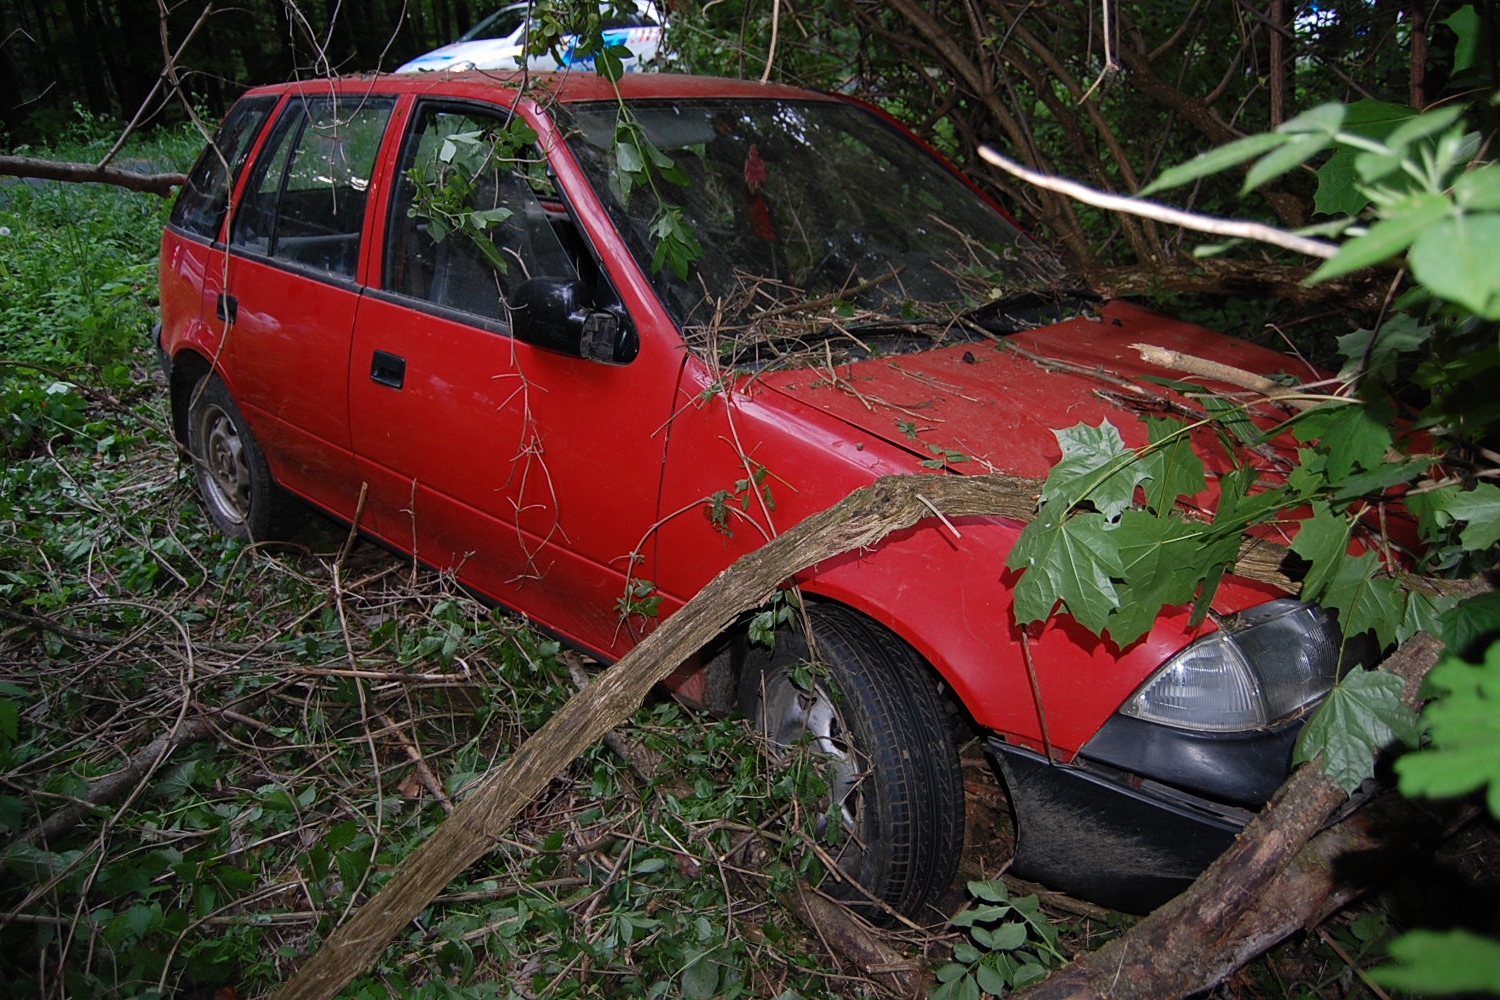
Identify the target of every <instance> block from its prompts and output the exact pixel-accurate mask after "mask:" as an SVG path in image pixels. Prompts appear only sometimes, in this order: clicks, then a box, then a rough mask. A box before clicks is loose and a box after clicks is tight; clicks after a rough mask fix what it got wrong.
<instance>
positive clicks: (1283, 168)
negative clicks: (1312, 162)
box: [1240, 105, 1343, 193]
mask: <svg viewBox="0 0 1500 1000" xmlns="http://www.w3.org/2000/svg"><path fill="white" fill-rule="evenodd" d="M1335 106H1336V105H1335ZM1314 110H1316V109H1314ZM1340 110H1343V109H1342V108H1340ZM1290 124H1291V122H1288V123H1287V125H1290ZM1285 127H1286V126H1283V128H1285ZM1330 141H1331V137H1330V135H1329V134H1328V133H1327V132H1307V133H1303V134H1300V135H1295V136H1293V137H1292V138H1291V139H1290V140H1289V141H1288V142H1286V143H1284V144H1283V145H1282V146H1281V147H1280V148H1279V149H1274V150H1272V151H1271V152H1269V153H1267V154H1266V155H1265V156H1262V157H1261V158H1260V159H1259V160H1257V161H1255V165H1254V166H1252V167H1251V168H1250V172H1249V173H1247V174H1246V175H1245V183H1244V186H1243V187H1242V188H1241V189H1240V190H1241V192H1242V193H1243V192H1247V191H1254V190H1255V189H1256V188H1258V187H1260V186H1261V185H1262V184H1264V183H1266V182H1267V181H1271V180H1275V179H1276V178H1277V177H1280V176H1281V175H1282V174H1284V173H1286V172H1287V171H1288V170H1292V169H1294V168H1296V167H1300V166H1302V164H1304V163H1306V162H1307V161H1308V160H1309V159H1311V158H1312V157H1314V156H1316V155H1317V154H1318V153H1321V152H1322V151H1323V150H1325V149H1327V148H1328V145H1329V143H1330Z"/></svg>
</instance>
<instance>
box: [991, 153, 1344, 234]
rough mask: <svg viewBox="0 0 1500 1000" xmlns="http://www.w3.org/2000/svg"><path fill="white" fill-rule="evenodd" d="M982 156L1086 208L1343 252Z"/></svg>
mask: <svg viewBox="0 0 1500 1000" xmlns="http://www.w3.org/2000/svg"><path fill="white" fill-rule="evenodd" d="M979 155H980V156H982V157H984V159H985V160H986V161H987V162H989V163H991V164H993V165H995V166H997V167H999V168H1000V169H1001V170H1004V171H1005V172H1006V173H1008V174H1011V175H1012V176H1015V177H1019V178H1020V179H1021V180H1023V181H1025V182H1026V183H1028V184H1034V185H1036V186H1037V187H1039V188H1042V189H1043V190H1045V191H1055V192H1057V193H1058V194H1065V195H1067V196H1068V197H1069V198H1073V199H1075V200H1077V201H1081V202H1083V203H1084V204H1085V205H1093V206H1094V207H1095V208H1103V209H1107V210H1109V211H1111V212H1124V213H1125V214H1127V215H1138V216H1141V217H1142V218H1147V219H1155V220H1156V221H1157V222H1165V223H1167V224H1168V225H1172V226H1181V227H1183V228H1184V229H1191V230H1193V231H1195V232H1199V233H1210V234H1212V235H1214V236H1231V237H1234V238H1236V239H1242V240H1255V241H1256V242H1258V243H1269V244H1270V245H1272V246H1278V247H1281V248H1283V249H1285V250H1295V251H1297V252H1298V253H1303V254H1307V255H1308V256H1309V257H1322V258H1328V257H1332V256H1333V255H1334V254H1336V253H1338V252H1339V248H1338V244H1336V243H1329V242H1327V241H1326V240H1315V239H1311V238H1309V237H1307V236H1298V235H1297V234H1296V233H1289V232H1287V231H1286V230H1284V229H1277V228H1276V227H1275V226H1268V225H1266V224H1265V223H1263V222H1245V221H1244V220H1241V219H1218V218H1214V217H1213V216H1211V215H1199V214H1198V213H1196V212H1184V211H1183V210H1182V209H1180V208H1172V207H1170V206H1167V205H1158V204H1157V203H1156V202H1152V201H1142V200H1141V199H1139V198H1127V197H1125V196H1124V195H1118V194H1110V193H1108V192H1106V191H1096V190H1095V189H1093V188H1091V187H1089V186H1087V185H1085V184H1080V183H1078V182H1077V181H1070V180H1067V179H1066V178H1063V177H1053V176H1051V175H1050V174H1043V173H1038V172H1037V171H1035V170H1029V169H1027V168H1026V167H1023V166H1021V165H1020V164H1019V163H1017V162H1016V161H1014V160H1011V159H1008V158H1007V157H1005V156H1002V155H1001V154H1000V153H998V152H996V151H995V150H994V149H992V148H991V147H989V146H980V147H979Z"/></svg>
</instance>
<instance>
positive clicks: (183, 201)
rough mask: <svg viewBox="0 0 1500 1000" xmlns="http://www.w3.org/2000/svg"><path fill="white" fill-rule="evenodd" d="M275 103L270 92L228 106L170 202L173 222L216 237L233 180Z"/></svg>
mask: <svg viewBox="0 0 1500 1000" xmlns="http://www.w3.org/2000/svg"><path fill="white" fill-rule="evenodd" d="M275 107H276V98H275V97H273V96H266V97H247V98H245V99H244V100H242V101H240V102H238V103H237V104H235V106H234V107H233V108H231V109H230V110H229V114H228V115H226V116H225V118H224V122H223V124H222V125H220V126H219V131H218V132H217V133H216V134H215V135H214V138H213V140H212V141H211V142H210V143H209V144H208V147H207V148H206V149H204V150H203V154H202V155H201V156H199V157H198V162H197V163H195V164H193V169H192V171H191V172H190V173H189V174H188V179H187V183H186V184H184V185H183V187H182V192H181V193H180V194H179V195H178V196H177V203H176V204H175V205H173V206H172V225H174V226H176V227H177V228H179V229H182V230H185V231H186V232H189V233H192V234H193V235H195V236H202V237H204V238H205V239H210V240H216V239H218V238H219V229H220V227H222V226H223V224H224V214H225V212H227V211H228V209H229V195H230V192H231V190H232V189H233V187H234V182H235V180H236V179H237V178H238V177H239V175H240V171H241V170H242V169H243V168H244V166H245V158H246V157H247V156H249V155H250V147H251V146H252V145H254V144H255V137H256V136H258V135H260V130H261V126H263V125H264V124H265V123H266V119H267V118H268V117H270V115H271V111H272V110H273V109H274V108H275Z"/></svg>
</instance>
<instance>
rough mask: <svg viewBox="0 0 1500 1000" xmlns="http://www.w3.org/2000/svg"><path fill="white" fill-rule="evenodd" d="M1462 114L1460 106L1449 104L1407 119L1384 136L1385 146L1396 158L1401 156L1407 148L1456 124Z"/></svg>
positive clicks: (1462, 110)
mask: <svg viewBox="0 0 1500 1000" xmlns="http://www.w3.org/2000/svg"><path fill="white" fill-rule="evenodd" d="M1463 113H1464V109H1463V107H1462V106H1461V105H1457V104H1450V105H1449V106H1448V107H1446V108H1438V109H1437V110H1436V111H1427V112H1424V113H1422V114H1420V115H1416V116H1414V117H1412V118H1408V119H1407V120H1406V121H1404V122H1402V123H1401V124H1400V125H1398V126H1396V128H1394V129H1392V130H1391V134H1390V135H1388V136H1386V140H1385V141H1386V145H1387V146H1389V147H1390V149H1391V152H1392V153H1394V154H1396V155H1398V156H1400V155H1403V154H1405V153H1406V147H1407V146H1410V145H1411V144H1412V143H1415V142H1419V141H1421V140H1423V139H1426V138H1427V137H1429V136H1432V135H1436V134H1437V133H1439V132H1441V131H1442V130H1443V129H1445V128H1447V127H1448V126H1449V125H1452V124H1453V123H1454V122H1456V121H1457V120H1458V117H1459V115H1461V114H1463Z"/></svg>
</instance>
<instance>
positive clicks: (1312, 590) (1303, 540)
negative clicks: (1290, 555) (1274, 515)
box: [1292, 504, 1351, 601]
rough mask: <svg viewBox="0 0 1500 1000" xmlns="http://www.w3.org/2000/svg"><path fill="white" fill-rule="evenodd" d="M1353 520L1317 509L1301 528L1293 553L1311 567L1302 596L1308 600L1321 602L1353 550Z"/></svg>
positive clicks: (1319, 506) (1320, 508) (1299, 526)
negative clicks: (1339, 566)
mask: <svg viewBox="0 0 1500 1000" xmlns="http://www.w3.org/2000/svg"><path fill="white" fill-rule="evenodd" d="M1350 530H1351V528H1350V524H1349V519H1348V518H1346V517H1344V516H1343V515H1341V514H1335V513H1334V512H1333V509H1332V508H1330V507H1329V506H1328V505H1327V504H1318V505H1316V506H1314V508H1313V516H1312V517H1309V518H1307V519H1305V520H1303V521H1301V522H1299V523H1298V525H1297V537H1296V538H1295V539H1293V541H1292V551H1293V552H1295V553H1297V554H1298V555H1299V556H1301V557H1302V558H1303V559H1306V560H1307V561H1308V563H1309V564H1310V565H1309V567H1308V570H1307V575H1306V577H1305V578H1304V579H1303V582H1302V594H1303V596H1304V597H1306V598H1307V599H1308V600H1312V601H1316V600H1320V599H1321V598H1322V596H1323V591H1324V590H1325V589H1326V588H1327V586H1328V582H1329V581H1330V580H1331V579H1332V578H1333V573H1334V566H1335V564H1336V563H1337V562H1338V561H1339V560H1340V559H1343V558H1344V557H1345V553H1346V552H1347V551H1348V549H1349V532H1350Z"/></svg>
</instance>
